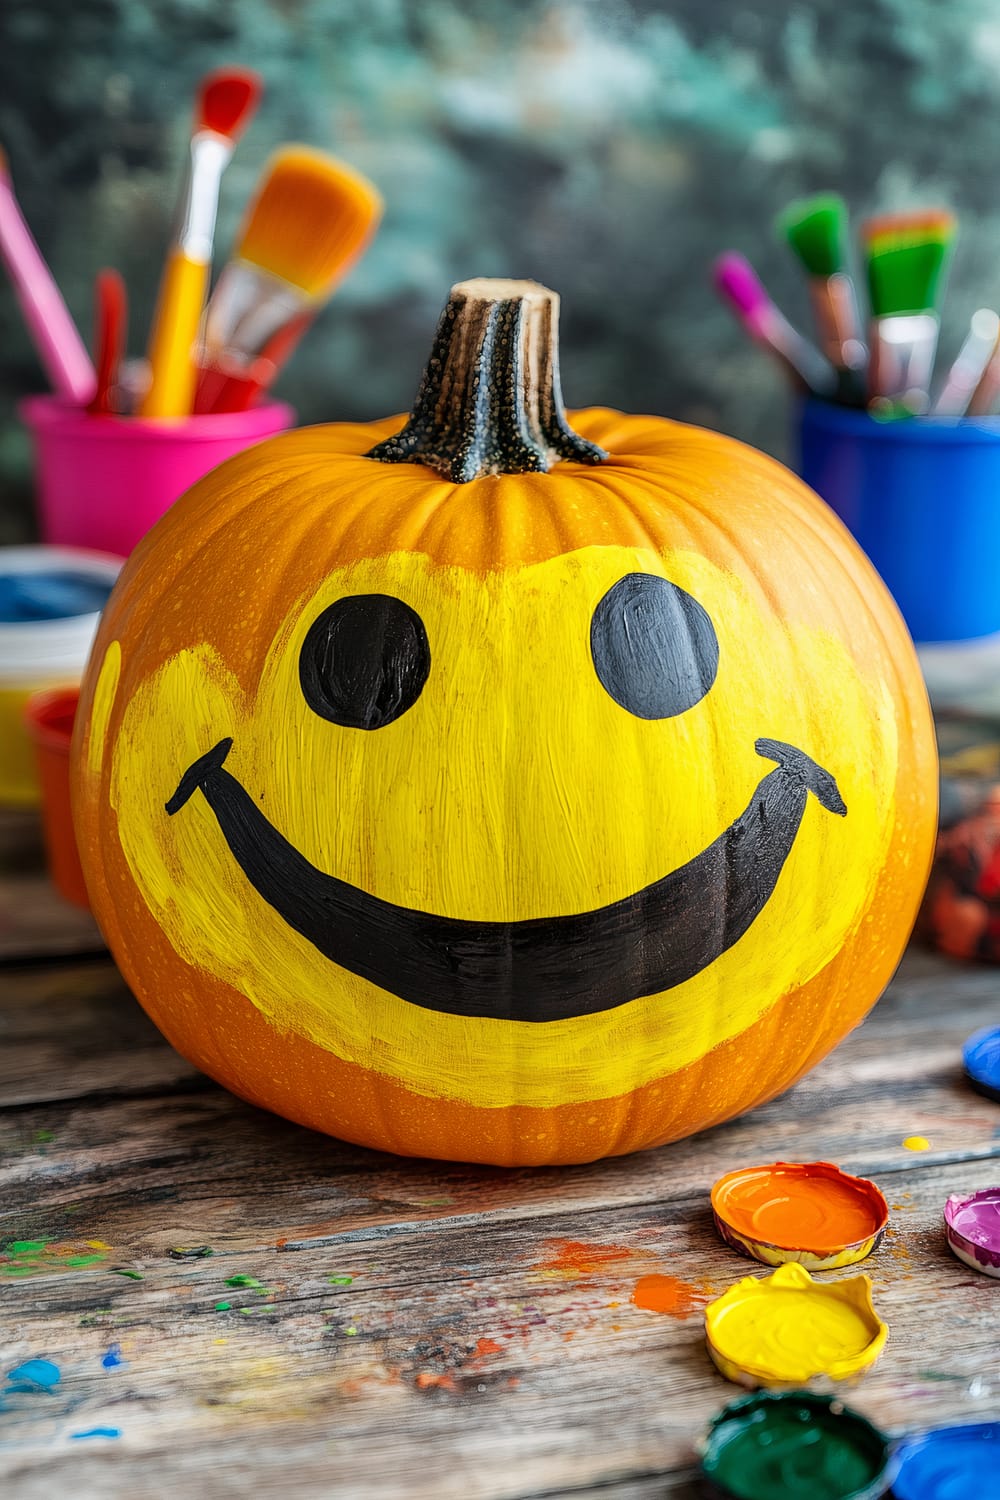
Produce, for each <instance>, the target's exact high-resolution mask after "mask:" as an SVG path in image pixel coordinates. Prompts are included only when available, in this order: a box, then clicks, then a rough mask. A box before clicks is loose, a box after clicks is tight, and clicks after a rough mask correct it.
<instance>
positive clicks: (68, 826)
mask: <svg viewBox="0 0 1000 1500" xmlns="http://www.w3.org/2000/svg"><path fill="white" fill-rule="evenodd" d="M79 701H80V690H79V688H76V687H68V688H49V689H48V691H46V692H44V693H32V695H31V697H30V698H29V699H28V701H27V703H26V704H25V706H24V718H25V723H26V724H27V726H28V733H29V735H30V736H31V738H32V741H33V742H34V746H35V764H36V766H37V768H38V781H39V785H40V786H41V789H42V827H43V830H44V833H45V858H46V863H47V864H48V869H49V876H50V878H51V880H52V884H53V885H54V886H55V888H56V890H57V891H58V892H59V894H60V896H63V897H64V898H65V899H66V900H67V901H71V902H72V903H73V905H74V906H83V907H86V908H87V909H88V910H89V907H90V901H89V900H88V898H87V886H86V883H85V881H84V878H83V870H82V869H81V868H80V856H79V854H78V852H77V847H76V835H75V833H74V832H73V814H72V810H71V806H70V794H69V747H70V741H71V740H72V738H73V721H74V719H75V718H76V708H77V704H78V703H79Z"/></svg>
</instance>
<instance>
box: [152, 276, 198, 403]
mask: <svg viewBox="0 0 1000 1500" xmlns="http://www.w3.org/2000/svg"><path fill="white" fill-rule="evenodd" d="M207 289H208V266H207V265H205V264H203V263H202V262H201V261H194V260H190V259H189V258H188V257H187V256H186V255H185V254H184V252H183V251H182V250H175V251H174V253H173V254H172V255H171V257H170V259H169V260H168V261H167V264H166V266H165V267H164V271H163V281H162V283H161V285H160V298H159V301H158V303H157V306H156V317H155V319H154V322H153V332H152V335H151V337H150V340H149V364H150V371H151V376H152V378H151V381H150V386H149V390H148V391H147V392H146V395H145V398H144V399H143V403H142V406H141V408H140V415H141V416H143V417H187V416H190V414H191V408H192V405H193V403H194V388H195V380H196V378H197V370H196V367H195V358H194V345H195V340H196V339H197V337H198V325H199V323H200V322H201V314H202V308H203V307H204V305H205V293H206V291H207Z"/></svg>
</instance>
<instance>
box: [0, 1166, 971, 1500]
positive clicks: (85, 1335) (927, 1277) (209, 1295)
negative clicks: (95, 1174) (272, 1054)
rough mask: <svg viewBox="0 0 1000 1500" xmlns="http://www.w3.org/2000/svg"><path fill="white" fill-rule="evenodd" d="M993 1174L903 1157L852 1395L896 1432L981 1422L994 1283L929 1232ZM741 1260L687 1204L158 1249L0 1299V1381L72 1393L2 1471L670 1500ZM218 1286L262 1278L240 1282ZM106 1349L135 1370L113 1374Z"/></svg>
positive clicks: (22, 1400) (711, 1384) (22, 1477)
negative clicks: (709, 1303)
mask: <svg viewBox="0 0 1000 1500" xmlns="http://www.w3.org/2000/svg"><path fill="white" fill-rule="evenodd" d="M911 1160H912V1159H911ZM987 1179H988V1171H987V1170H986V1169H985V1168H984V1165H983V1164H982V1163H972V1164H967V1165H965V1166H961V1167H954V1166H948V1167H937V1168H935V1167H927V1166H916V1165H913V1166H912V1167H911V1168H910V1170H909V1171H907V1172H901V1173H899V1174H898V1175H896V1176H895V1178H894V1180H893V1183H892V1185H891V1188H890V1192H891V1193H892V1194H893V1202H894V1203H895V1204H896V1205H897V1206H896V1208H895V1211H894V1233H893V1235H892V1236H891V1237H890V1238H889V1240H888V1241H887V1243H886V1245H885V1246H884V1247H883V1249H882V1250H881V1251H880V1252H879V1253H878V1254H877V1256H876V1257H874V1258H873V1260H872V1261H871V1262H870V1266H869V1269H870V1270H871V1272H872V1275H873V1279H874V1282H875V1288H876V1293H875V1295H876V1301H877V1305H878V1307H879V1309H880V1311H881V1312H882V1314H883V1316H884V1317H885V1318H886V1320H887V1321H888V1323H889V1325H890V1329H891V1331H892V1335H891V1342H890V1345H889V1348H888V1350H887V1352H886V1354H885V1355H884V1357H883V1359H882V1361H881V1362H880V1364H879V1366H878V1367H877V1368H876V1370H875V1371H873V1372H871V1373H870V1374H869V1375H868V1376H867V1377H866V1378H865V1379H864V1380H863V1381H862V1382H860V1383H859V1384H858V1385H857V1387H856V1388H854V1389H853V1390H852V1391H851V1392H850V1393H849V1399H851V1400H852V1401H853V1403H854V1404H855V1405H857V1406H858V1407H859V1408H860V1409H861V1410H863V1411H865V1412H867V1413H868V1414H869V1415H870V1416H872V1417H873V1419H875V1420H878V1421H879V1422H881V1423H882V1424H883V1425H885V1426H887V1427H888V1428H890V1429H893V1430H901V1429H903V1428H905V1427H910V1426H913V1425H917V1424H920V1423H923V1422H927V1421H934V1420H940V1419H942V1418H946V1417H959V1416H963V1415H964V1416H971V1415H976V1414H978V1415H982V1414H984V1413H987V1412H990V1411H992V1410H993V1409H994V1408H995V1405H996V1401H997V1393H998V1389H1000V1385H998V1378H1000V1377H998V1375H997V1372H996V1369H995V1358H996V1321H995V1307H996V1302H995V1297H996V1288H995V1286H993V1285H992V1284H991V1283H990V1282H988V1281H987V1280H986V1278H984V1277H980V1276H977V1275H976V1274H975V1273H973V1272H970V1271H968V1270H967V1269H966V1268H965V1267H963V1266H962V1265H960V1264H959V1262H957V1261H956V1260H954V1258H953V1257H951V1256H950V1255H949V1254H948V1252H947V1250H946V1249H945V1247H944V1243H943V1238H942V1234H941V1228H940V1208H941V1202H942V1200H943V1197H944V1195H945V1193H946V1191H947V1190H949V1189H951V1188H955V1189H970V1190H971V1189H972V1188H974V1187H975V1186H977V1185H982V1183H983V1181H984V1180H987ZM498 1228H503V1229H504V1230H505V1231H506V1232H503V1233H498ZM575 1241H577V1242H578V1241H583V1242H584V1243H585V1244H587V1245H590V1246H591V1247H597V1248H596V1250H593V1249H592V1250H591V1251H590V1252H589V1258H588V1252H587V1251H586V1250H583V1251H574V1250H571V1249H567V1242H575ZM753 1270H754V1268H753V1267H752V1265H750V1264H749V1263H747V1262H744V1261H741V1260H740V1259H739V1258H738V1257H736V1256H734V1255H733V1254H732V1253H731V1252H729V1251H728V1250H727V1249H726V1248H725V1247H723V1246H722V1245H721V1244H720V1243H719V1242H718V1241H717V1240H716V1239H715V1237H714V1235H713V1234H712V1233H711V1230H710V1228H709V1223H708V1218H707V1214H706V1211H705V1204H704V1202H703V1201H697V1200H694V1201H689V1202H688V1203H686V1204H684V1205H679V1204H677V1203H673V1204H664V1205H661V1206H657V1205H648V1206H644V1207H642V1208H637V1209H632V1210H628V1211H624V1212H621V1211H618V1210H615V1209H609V1210H604V1211H603V1212H602V1211H595V1213H593V1214H592V1215H589V1216H588V1217H587V1220H586V1222H585V1223H581V1220H580V1218H579V1216H578V1215H577V1214H576V1213H575V1212H573V1211H570V1212H564V1213H562V1214H558V1213H552V1214H550V1215H548V1216H546V1217H545V1218H544V1219H543V1220H539V1219H537V1218H536V1219H530V1220H526V1221H521V1222H519V1223H516V1224H512V1225H504V1226H495V1225H493V1226H491V1225H490V1224H488V1223H485V1224H481V1225H480V1226H479V1227H478V1229H472V1228H466V1229H461V1230H456V1229H454V1228H451V1227H449V1226H447V1225H441V1226H439V1228H438V1230H437V1231H436V1233H435V1236H434V1239H433V1241H432V1242H431V1243H428V1242H427V1241H426V1239H420V1242H419V1243H414V1241H413V1239H412V1238H407V1237H405V1236H399V1237H390V1238H388V1239H385V1240H381V1241H378V1242H375V1243H373V1242H371V1241H361V1242H356V1243H353V1244H349V1243H341V1244H339V1245H336V1246H331V1245H320V1246H316V1247H311V1248H310V1249H308V1250H306V1251H298V1252H289V1251H288V1250H287V1249H285V1250H279V1249H270V1250H267V1251H257V1252H253V1253H249V1254H248V1253H243V1254H239V1255H225V1256H219V1255H213V1256H212V1257H209V1258H204V1259H198V1260H185V1261H174V1260H171V1259H170V1258H169V1257H167V1256H160V1257H155V1258H151V1259H150V1260H148V1261H147V1262H145V1263H144V1265H143V1273H144V1278H145V1279H144V1280H143V1281H142V1282H134V1281H130V1280H126V1279H124V1278H121V1277H115V1276H112V1275H110V1274H108V1272H107V1270H106V1268H105V1267H104V1266H103V1265H99V1266H98V1265H95V1266H94V1267H90V1268H85V1269H81V1270H77V1271H73V1272H68V1271H64V1272H57V1271H51V1272H49V1273H48V1274H41V1275H36V1276H32V1277H30V1278H25V1279H24V1280H22V1281H20V1282H19V1283H17V1284H15V1285H8V1286H7V1287H6V1288H5V1293H6V1294H7V1296H8V1297H10V1294H11V1293H13V1297H14V1307H13V1309H11V1310H8V1313H7V1316H6V1318H5V1320H4V1329H5V1340H4V1349H3V1353H4V1356H5V1358H6V1360H7V1361H8V1364H7V1367H8V1368H9V1367H10V1363H11V1362H13V1361H15V1360H18V1359H21V1358H25V1357H28V1356H33V1357H46V1358H51V1359H55V1360H57V1361H58V1362H59V1363H60V1364H61V1366H62V1368H63V1379H62V1381H61V1383H60V1385H59V1386H58V1387H57V1388H56V1390H55V1391H54V1392H53V1393H51V1394H48V1395H43V1394H42V1393H38V1392H35V1393H32V1392H24V1393H21V1394H18V1395H15V1396H12V1397H10V1398H9V1402H10V1405H11V1410H12V1412H13V1413H14V1415H15V1416H16V1418H17V1434H18V1437H17V1443H18V1446H17V1447H16V1448H14V1449H12V1450H9V1451H8V1452H7V1454H6V1455H5V1459H6V1464H7V1466H8V1481H9V1483H10V1484H11V1485H12V1487H13V1493H15V1494H17V1495H19V1496H20V1495H22V1494H24V1495H25V1496H26V1497H30V1496H32V1495H34V1494H36V1493H37V1494H39V1495H41V1494H43V1493H44V1490H43V1489H42V1488H41V1487H37V1488H32V1487H31V1486H32V1485H34V1484H36V1480H35V1479H33V1478H32V1476H33V1475H35V1474H36V1466H37V1465H39V1464H42V1463H43V1461H44V1477H45V1481H46V1482H47V1483H49V1484H53V1483H54V1482H55V1480H57V1479H58V1478H59V1476H60V1474H61V1473H65V1475H67V1476H68V1475H69V1473H70V1472H71V1466H72V1465H73V1464H76V1465H77V1466H79V1465H80V1464H81V1463H84V1462H85V1463H86V1464H87V1465H88V1466H89V1465H90V1464H91V1463H95V1462H96V1463H98V1464H99V1465H100V1466H101V1472H103V1473H104V1478H103V1479H102V1481H101V1482H102V1483H103V1484H105V1488H104V1490H103V1491H101V1490H100V1489H99V1487H98V1486H97V1485H96V1484H95V1486H94V1488H93V1490H88V1489H87V1488H86V1487H84V1488H83V1489H80V1488H79V1485H80V1482H81V1479H80V1475H81V1470H80V1469H79V1467H78V1468H77V1479H76V1482H75V1486H74V1492H75V1493H77V1494H83V1495H87V1494H90V1493H93V1494H95V1495H96V1494H98V1493H104V1494H107V1493H112V1494H117V1493H125V1490H124V1488H123V1487H122V1486H121V1479H122V1476H121V1471H120V1470H119V1471H118V1476H119V1477H118V1481H117V1482H118V1485H119V1487H118V1488H117V1489H116V1488H115V1480H114V1477H113V1476H114V1466H115V1465H117V1464H119V1463H121V1462H123V1461H124V1460H125V1458H126V1456H127V1458H128V1461H129V1463H130V1469H129V1473H130V1474H131V1475H132V1476H133V1480H134V1482H137V1476H138V1475H140V1474H141V1476H142V1487H143V1493H150V1494H153V1495H159V1494H163V1495H166V1494H167V1493H168V1492H169V1490H170V1489H171V1488H175V1489H176V1487H177V1486H179V1485H182V1484H184V1483H188V1484H189V1485H191V1484H192V1483H193V1477H194V1475H195V1474H196V1473H198V1472H199V1470H198V1463H199V1459H200V1463H201V1465H202V1469H201V1474H202V1479H201V1483H200V1485H198V1486H196V1488H197V1490H198V1493H199V1494H204V1495H206V1496H215V1495H217V1494H218V1495H228V1494H230V1493H232V1494H236V1493H238V1492H239V1490H238V1487H239V1485H241V1484H242V1485H247V1484H248V1482H249V1481H251V1480H252V1484H253V1488H254V1490H255V1492H256V1493H258V1494H260V1495H262V1496H271V1495H274V1496H277V1495H279V1494H282V1495H285V1494H289V1493H292V1494H302V1495H310V1494H313V1493H317V1494H318V1493H321V1492H323V1488H322V1487H323V1486H324V1485H326V1486H332V1492H333V1493H336V1494H344V1495H351V1496H353V1495H358V1496H363V1495H369V1494H378V1495H379V1496H386V1497H395V1496H410V1495H413V1496H417V1497H422V1496H428V1497H429V1496H432V1495H456V1496H459V1495H461V1496H469V1497H470V1500H474V1497H480V1496H482V1497H489V1500H511V1497H514V1496H524V1495H529V1494H534V1493H538V1492H543V1493H544V1492H546V1491H555V1492H559V1491H563V1492H566V1491H572V1490H573V1489H586V1487H588V1486H592V1485H594V1484H603V1483H616V1484H617V1483H619V1482H620V1481H621V1482H625V1481H626V1480H627V1481H628V1482H629V1483H632V1482H633V1481H638V1480H640V1479H642V1478H643V1476H654V1475H655V1476H658V1477H659V1479H660V1482H661V1485H662V1491H663V1492H665V1493H669V1491H667V1489H666V1485H665V1483H664V1482H663V1481H664V1478H665V1476H669V1475H671V1474H673V1475H675V1476H677V1478H678V1481H680V1478H681V1477H682V1476H683V1475H684V1474H685V1473H687V1472H689V1470H690V1466H691V1463H692V1459H693V1448H692V1443H693V1439H694V1438H695V1436H696V1435H697V1433H699V1432H700V1431H702V1430H703V1428H704V1425H705V1423H706V1422H707V1420H708V1418H709V1417H710V1416H711V1415H712V1413H713V1412H714V1411H715V1410H716V1409H717V1408H718V1407H719V1406H720V1405H721V1404H723V1403H724V1402H725V1401H726V1400H727V1399H730V1398H731V1397H732V1396H734V1395H735V1394H736V1390H735V1388H733V1387H731V1386H729V1385H727V1383H726V1382H725V1381H723V1380H722V1379H721V1377H720V1376H719V1375H718V1374H717V1373H716V1372H715V1371H714V1369H713V1367H712V1366H711V1364H710V1362H709V1360H708V1357H707V1355H706V1353H705V1349H704V1342H703V1336H702V1331H701V1321H700V1309H701V1306H702V1305H703V1302H704V1300H705V1298H706V1297H707V1296H709V1295H712V1294H717V1293H718V1292H721V1291H722V1290H724V1288H725V1287H726V1286H728V1285H730V1284H731V1283H732V1282H733V1281H734V1280H736V1279H738V1277H739V1276H740V1275H743V1274H746V1273H748V1272H752V1271H753ZM650 1273H665V1274H668V1275H672V1276H676V1277H678V1278H680V1279H681V1280H682V1281H683V1282H684V1283H685V1284H686V1285H687V1286H688V1287H689V1288H690V1292H689V1297H690V1302H689V1304H688V1305H687V1306H684V1305H683V1304H682V1305H681V1306H679V1308H678V1311H679V1312H682V1313H685V1314H686V1316H679V1317H666V1316H663V1315H662V1314H656V1313H651V1312H647V1311H645V1310H643V1309H641V1308H639V1307H636V1306H634V1305H633V1304H632V1302H631V1300H630V1299H631V1296H632V1293H633V1291H634V1288H635V1284H636V1281H637V1278H638V1277H640V1276H642V1275H645V1274H650ZM234 1274H236V1275H243V1276H245V1277H252V1278H253V1279H254V1280H255V1281H257V1282H259V1283H260V1288H259V1289H255V1288H253V1287H246V1286H244V1287H237V1288H233V1287H231V1286H230V1285H229V1284H228V1283H229V1281H230V1280H231V1278H232V1277H233V1275H234ZM348 1276H350V1277H351V1278H352V1280H351V1281H350V1283H347V1282H346V1281H343V1280H342V1279H341V1278H345V1277H348ZM331 1278H332V1279H331ZM225 1303H229V1304H230V1305H229V1306H228V1307H226V1306H220V1304H225ZM243 1309H248V1310H247V1311H244V1310H243ZM113 1345H118V1346H120V1349H121V1352H122V1356H123V1357H124V1358H125V1359H126V1360H127V1361H128V1363H127V1365H125V1366H120V1367H116V1368H115V1369H113V1370H106V1369H104V1368H103V1367H102V1363H101V1360H102V1356H106V1352H107V1350H108V1349H109V1348H110V1347H112V1346H113ZM8 1415H10V1413H8ZM95 1426H109V1427H117V1428H119V1429H120V1430H121V1433H122V1438H121V1443H122V1449H121V1454H120V1456H119V1454H118V1453H117V1452H116V1454H115V1455H114V1456H112V1455H108V1454H101V1455H98V1456H96V1457H95V1456H94V1450H89V1455H88V1456H87V1457H86V1458H85V1459H83V1458H80V1457H77V1456H76V1453H75V1452H73V1450H74V1448H75V1440H74V1439H73V1437H72V1433H73V1432H74V1431H81V1430H87V1429H88V1428H92V1427H95ZM95 1441H100V1440H95ZM78 1451H79V1452H82V1451H83V1450H78ZM70 1453H72V1457H69V1456H64V1455H69V1454H70ZM222 1453H225V1455H226V1457H225V1464H224V1473H223V1474H220V1475H219V1487H218V1488H215V1487H214V1475H215V1470H214V1468H213V1455H220V1454H222ZM140 1462H141V1467H140V1468H136V1467H135V1465H136V1464H138V1463H140ZM293 1463H294V1474H295V1479H294V1483H291V1484H290V1482H289V1472H288V1470H289V1466H290V1465H291V1464H293ZM53 1465H54V1467H53ZM108 1465H111V1466H112V1467H111V1468H107V1467H106V1466H108ZM82 1472H83V1473H86V1472H87V1471H86V1469H85V1470H83V1471H82ZM147 1476H148V1478H147ZM41 1477H42V1469H41V1468H38V1469H37V1478H38V1479H39V1480H40V1479H41ZM108 1486H110V1488H109V1487H108ZM51 1492H52V1491H50V1493H51ZM626 1493H627V1491H626ZM674 1493H683V1491H682V1490H681V1491H676V1490H675V1491H674Z"/></svg>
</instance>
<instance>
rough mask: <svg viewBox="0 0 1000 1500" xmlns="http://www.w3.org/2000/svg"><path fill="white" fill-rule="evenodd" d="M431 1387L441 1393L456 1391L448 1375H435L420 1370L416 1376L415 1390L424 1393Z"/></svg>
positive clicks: (428, 1371)
mask: <svg viewBox="0 0 1000 1500" xmlns="http://www.w3.org/2000/svg"><path fill="white" fill-rule="evenodd" d="M432 1387H433V1388H436V1389H438V1390H441V1391H453V1390H455V1389H456V1386H455V1382H454V1380H453V1379H452V1377H451V1376H450V1375H435V1374H433V1373H432V1371H430V1370H421V1371H420V1374H419V1375H418V1376H417V1390H418V1391H426V1390H430V1389H431V1388H432Z"/></svg>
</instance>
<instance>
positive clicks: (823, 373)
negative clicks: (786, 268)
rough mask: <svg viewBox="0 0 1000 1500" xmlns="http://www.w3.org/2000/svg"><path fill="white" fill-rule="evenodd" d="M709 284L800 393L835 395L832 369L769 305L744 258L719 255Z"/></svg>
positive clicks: (759, 283)
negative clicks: (768, 352)
mask: <svg viewBox="0 0 1000 1500" xmlns="http://www.w3.org/2000/svg"><path fill="white" fill-rule="evenodd" d="M712 280H713V282H714V283H715V289H716V291H717V292H718V293H719V295H720V296H721V297H722V299H723V301H724V302H728V303H729V305H730V307H731V308H732V309H733V311H734V312H735V314H736V316H737V317H738V318H739V320H740V322H741V323H742V324H743V327H744V328H745V329H746V331H747V333H748V334H749V335H750V337H751V338H752V339H753V341H754V343H756V344H760V345H761V346H762V348H765V349H768V350H770V352H771V353H772V354H775V355H777V357H778V358H779V359H780V360H781V363H782V364H783V365H784V367H785V369H786V370H787V371H788V373H789V374H790V375H791V376H792V379H793V380H794V382H795V384H796V385H797V386H798V387H799V388H800V389H804V390H807V391H809V392H810V393H811V394H812V395H814V396H824V397H832V396H834V395H835V393H836V390H837V373H836V371H835V370H834V368H833V366H832V365H831V364H830V363H829V361H828V360H826V359H824V358H823V356H822V354H820V352H819V350H818V349H816V348H814V346H813V345H812V344H810V343H809V341H808V339H804V338H803V337H802V335H801V333H798V332H797V331H796V329H794V328H793V327H792V325H791V323H789V321H788V319H787V318H786V317H785V315H784V313H783V312H781V310H780V309H779V308H778V307H777V306H776V305H775V304H774V303H773V302H772V301H771V298H770V297H769V296H768V294H767V292H766V291H765V289H764V287H763V285H762V283H761V280H760V277H759V276H758V275H757V272H756V271H755V270H754V268H753V266H752V265H751V264H750V262H749V261H748V260H747V259H746V257H745V256H743V255H740V254H739V253H738V252H737V251H735V250H728V251H726V253H725V254H724V255H720V256H719V258H718V260H717V261H716V262H715V265H714V266H713V267H712Z"/></svg>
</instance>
